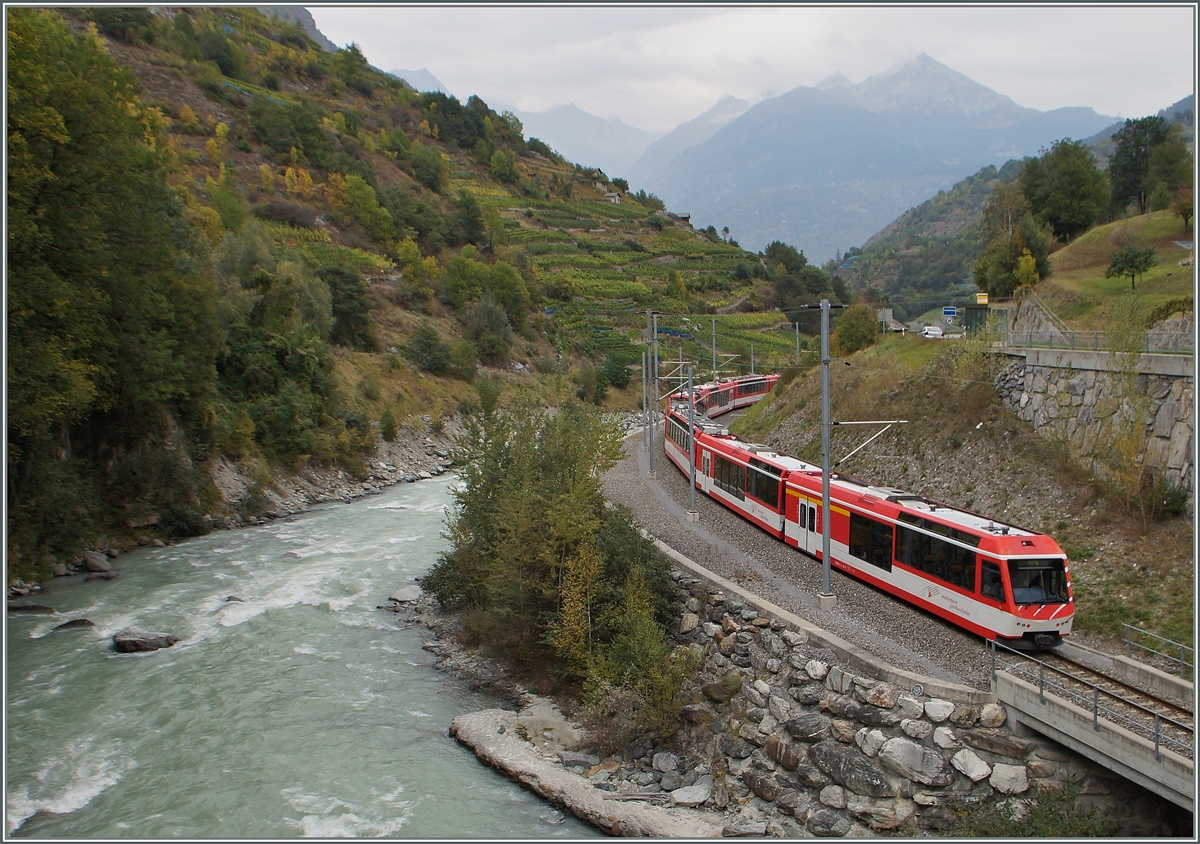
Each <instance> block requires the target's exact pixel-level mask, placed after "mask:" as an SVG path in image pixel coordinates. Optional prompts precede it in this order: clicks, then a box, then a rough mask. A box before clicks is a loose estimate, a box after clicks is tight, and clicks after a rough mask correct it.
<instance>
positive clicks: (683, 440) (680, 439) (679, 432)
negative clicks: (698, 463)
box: [667, 419, 691, 452]
mask: <svg viewBox="0 0 1200 844" xmlns="http://www.w3.org/2000/svg"><path fill="white" fill-rule="evenodd" d="M667 436H668V437H670V438H671V440H672V442H674V443H675V445H677V446H679V447H680V448H681V449H682V450H683V451H685V452H690V451H691V437H689V436H688V429H687V428H686V427H684V426H683V425H682V424H680V423H679V422H677V421H676V420H674V419H670V420H668V423H667Z"/></svg>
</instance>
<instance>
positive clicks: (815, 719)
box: [783, 712, 830, 744]
mask: <svg viewBox="0 0 1200 844" xmlns="http://www.w3.org/2000/svg"><path fill="white" fill-rule="evenodd" d="M829 723H830V721H829V718H828V717H826V716H825V715H822V714H821V713H819V712H809V713H806V714H803V715H798V716H796V717H795V718H790V719H788V720H787V721H786V722H784V725H783V727H784V729H785V730H787V731H788V733H790V734H791V735H792V737H793V738H797V739H799V740H800V741H805V742H809V743H810V744H813V743H816V742H818V741H822V740H823V739H826V738H828V737H829Z"/></svg>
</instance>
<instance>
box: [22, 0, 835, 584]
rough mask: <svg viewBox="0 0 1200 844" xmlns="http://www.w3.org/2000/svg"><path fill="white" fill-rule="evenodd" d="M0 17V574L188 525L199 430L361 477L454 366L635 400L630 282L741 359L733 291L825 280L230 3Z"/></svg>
mask: <svg viewBox="0 0 1200 844" xmlns="http://www.w3.org/2000/svg"><path fill="white" fill-rule="evenodd" d="M6 14H7V18H6V24H7V27H8V31H9V41H8V54H7V57H6V58H7V60H8V66H9V74H8V97H9V111H8V145H9V146H8V151H9V168H10V169H9V194H8V209H9V223H10V229H9V253H8V261H9V264H8V267H9V278H8V282H9V286H8V332H9V346H8V347H9V366H8V379H9V404H8V408H9V415H8V438H9V449H8V455H7V459H8V464H7V465H8V488H7V491H8V503H9V507H8V512H7V519H8V528H9V533H8V549H7V550H8V559H9V570H10V577H12V576H14V575H22V576H36V575H37V574H38V573H39V572H45V571H46V570H47V569H48V568H49V567H50V566H51V565H52V564H53V563H55V562H63V561H67V560H69V559H71V558H73V557H75V556H77V555H78V554H79V553H80V552H81V550H83V549H84V548H86V547H89V546H90V545H91V544H93V543H94V542H95V541H96V539H97V538H98V537H99V536H101V535H107V536H108V537H109V538H110V540H112V541H113V542H117V541H119V540H120V539H121V538H122V537H128V536H130V535H132V534H135V533H136V534H138V535H143V536H159V537H163V538H167V537H171V536H182V535H191V534H196V533H200V532H203V531H204V530H206V524H207V522H206V519H205V516H206V515H208V514H210V513H213V512H215V511H216V510H217V509H219V508H220V507H221V506H222V502H221V501H220V500H219V494H218V493H217V491H216V490H215V488H214V487H213V486H212V484H211V482H210V480H209V478H208V474H207V471H206V467H207V463H208V461H210V460H211V459H212V458H213V457H214V456H216V455H223V456H226V457H229V458H231V459H234V460H238V461H241V462H242V463H243V464H245V465H247V466H249V467H252V468H253V471H254V472H256V473H258V475H259V476H260V477H263V478H268V477H269V475H270V472H271V467H272V466H285V467H291V468H297V467H300V466H304V465H307V464H309V463H317V464H324V465H332V464H337V465H341V466H343V467H345V468H347V469H349V470H350V471H351V472H358V471H362V469H363V468H364V464H363V463H362V456H363V455H364V454H366V453H367V452H368V451H369V450H370V448H372V447H373V445H374V443H375V442H376V441H377V439H378V438H379V437H380V436H381V434H382V435H385V436H386V435H387V434H388V433H389V432H390V430H392V429H394V426H395V423H396V422H397V421H398V420H400V421H402V420H403V419H405V418H406V417H410V416H415V415H417V414H424V415H426V416H432V417H434V418H435V419H436V418H437V417H439V416H441V415H442V414H449V413H453V412H454V411H455V408H456V405H457V403H458V402H459V401H460V400H461V399H463V398H464V397H467V396H468V395H469V394H470V393H471V392H472V389H471V387H470V384H471V382H472V381H473V380H474V379H475V378H476V377H477V374H478V373H479V372H480V370H481V369H482V370H484V371H486V372H488V373H489V375H490V376H493V377H497V378H500V379H503V380H504V381H506V382H507V383H509V384H510V385H512V387H513V389H514V391H515V392H522V391H523V392H527V393H532V394H535V395H538V396H541V397H543V398H544V400H545V401H546V402H549V403H556V402H559V401H563V400H566V399H568V398H571V399H573V398H579V399H583V400H585V401H589V402H594V403H596V404H603V405H605V406H613V407H632V406H634V405H635V404H636V402H637V400H638V399H637V391H636V376H635V377H634V382H635V386H634V387H630V386H628V383H629V380H630V374H631V372H630V369H629V364H631V363H632V364H635V365H636V364H637V362H638V361H640V354H641V349H642V348H643V346H642V344H643V343H644V335H643V331H644V326H645V311H646V310H647V309H649V308H654V309H656V310H658V311H660V312H662V313H663V317H662V320H663V322H664V324H665V325H666V326H667V327H671V326H674V329H673V330H675V329H678V333H679V334H685V333H690V332H686V331H683V330H682V329H683V328H684V327H685V326H687V325H688V323H687V322H685V320H691V321H697V320H696V318H697V317H700V316H701V315H708V314H712V315H713V318H715V319H716V320H717V324H716V328H717V333H718V344H717V345H718V346H719V348H720V350H721V351H723V352H725V351H728V350H732V353H733V354H740V355H742V356H743V357H742V361H739V363H745V364H746V365H748V361H747V360H746V359H747V358H749V356H750V352H751V344H754V343H755V342H756V340H757V338H758V336H759V332H760V330H761V329H763V328H765V327H769V326H773V325H775V324H777V323H780V322H781V315H779V314H774V315H772V314H763V315H761V316H762V318H761V319H760V318H758V317H755V316H754V315H753V314H747V313H744V311H747V310H754V309H756V308H761V309H770V308H773V307H776V306H783V307H785V308H794V307H795V306H796V305H798V304H802V303H805V302H812V301H817V300H818V299H819V298H821V297H822V296H828V297H830V298H835V299H836V298H838V294H839V293H840V294H841V298H843V299H844V298H847V296H846V294H845V290H844V287H842V286H841V285H840V283H839V282H837V280H836V279H833V278H831V277H830V276H829V275H828V274H827V273H825V272H824V271H822V270H819V269H817V268H815V267H811V266H809V265H808V264H807V261H805V260H804V259H803V256H802V255H801V254H800V253H798V252H797V251H796V250H794V249H792V248H791V247H788V246H787V245H786V244H773V245H772V249H769V250H767V254H764V255H753V254H750V253H747V252H745V251H744V250H742V249H741V248H739V247H738V246H737V244H736V243H734V242H732V241H729V240H728V239H727V238H724V237H722V236H721V235H720V234H719V233H717V232H716V231H715V230H714V229H711V228H710V229H709V230H707V231H695V230H693V229H692V228H691V227H690V225H688V223H687V221H686V220H681V219H680V218H679V217H676V216H674V215H671V214H669V213H667V212H666V210H665V209H664V208H663V206H662V203H661V202H660V201H658V200H657V199H656V198H655V197H654V196H653V195H648V194H646V193H644V192H637V193H631V192H629V191H628V186H627V185H626V184H625V183H624V182H623V181H622V180H620V179H610V178H609V177H608V176H606V175H605V174H604V173H602V172H599V171H595V170H591V169H587V168H584V167H581V166H578V165H574V164H572V163H570V162H567V161H564V160H562V159H561V158H560V157H558V156H556V155H555V154H554V153H553V152H552V151H551V150H550V149H549V148H548V147H546V146H545V145H544V144H542V143H540V142H539V141H537V140H536V139H533V138H527V137H526V136H525V134H524V129H523V127H522V126H521V125H520V122H519V121H518V120H517V119H516V118H515V117H514V116H513V115H511V114H507V113H504V114H498V113H496V112H495V111H494V110H492V109H491V108H489V107H488V106H487V104H486V103H484V102H483V101H482V100H480V99H479V98H477V97H471V98H469V99H468V100H467V101H466V102H465V103H461V102H459V101H458V100H457V99H455V98H454V97H449V96H446V95H444V94H440V93H426V94H418V93H417V92H416V91H414V90H412V89H411V88H409V87H408V86H407V85H405V84H404V83H403V82H402V81H401V80H399V79H396V78H394V77H391V76H388V75H387V74H383V73H381V72H379V71H377V70H375V69H374V68H372V67H371V66H370V65H369V64H368V63H367V61H366V59H365V58H364V57H363V55H362V54H361V52H359V51H358V49H357V48H356V47H354V46H353V45H351V46H350V47H348V48H346V49H343V50H338V51H336V52H329V51H327V50H324V49H322V48H321V47H320V46H319V45H317V44H316V43H314V42H313V41H312V40H311V39H310V38H309V37H308V36H307V35H306V34H305V33H304V32H303V31H302V30H301V29H299V28H298V27H296V26H295V25H294V24H291V23H288V22H286V21H282V20H275V19H268V18H266V17H264V16H263V15H261V14H260V13H258V12H256V11H254V10H251V9H232V8H188V9H174V8H172V9H165V8H158V9H155V10H150V9H145V8H138V9H128V8H125V9H123V8H113V7H106V8H96V9H63V10H41V11H38V10H33V9H20V8H14V9H10V10H8V11H7V13H6ZM835 290H836V292H835ZM724 311H737V312H736V313H729V314H728V315H725V314H723V313H722V312H724ZM782 319H787V315H786V314H784V315H782ZM703 320H704V321H703V323H702V324H704V325H705V327H710V326H708V325H707V322H708V317H707V316H704V317H703ZM810 330H815V324H814V325H813V326H812V327H811V329H810ZM699 334H700V332H694V333H693V337H692V339H689V340H685V341H684V342H687V343H688V344H690V345H689V347H688V352H689V354H690V355H693V356H697V355H700V354H703V356H704V358H707V357H708V355H709V353H710V352H711V349H710V348H709V346H708V345H705V344H704V343H702V342H701V338H699V337H698V335H699ZM702 339H703V340H705V341H707V340H709V339H710V338H709V337H708V336H705V337H703V338H702ZM792 346H793V341H792V337H791V335H790V333H789V334H786V335H785V334H783V333H780V335H779V336H778V337H775V338H774V339H772V340H771V341H766V340H764V341H763V342H762V343H759V344H758V349H757V352H758V360H759V363H760V365H767V363H768V362H767V361H766V360H764V357H765V354H766V351H767V350H768V349H774V352H773V353H774V354H775V355H777V356H779V357H782V356H784V355H790V352H791V349H792ZM510 392H511V391H510ZM243 515H249V514H243Z"/></svg>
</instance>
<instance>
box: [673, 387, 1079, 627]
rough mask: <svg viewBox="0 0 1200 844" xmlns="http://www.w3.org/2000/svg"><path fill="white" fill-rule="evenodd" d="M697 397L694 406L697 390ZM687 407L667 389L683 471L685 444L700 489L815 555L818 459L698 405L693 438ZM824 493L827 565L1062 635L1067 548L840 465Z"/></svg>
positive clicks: (941, 606)
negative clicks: (745, 435)
mask: <svg viewBox="0 0 1200 844" xmlns="http://www.w3.org/2000/svg"><path fill="white" fill-rule="evenodd" d="M766 377H770V376H766ZM771 383H772V385H773V383H774V382H773V381H772V382H771ZM709 395H710V396H711V393H710V394H709ZM696 396H697V410H699V409H700V407H701V403H702V402H703V401H704V399H705V396H704V394H703V393H701V392H700V391H699V390H697V391H696ZM758 398H761V395H759V396H758ZM721 406H722V407H723V405H721ZM708 415H711V410H709V411H708ZM688 416H689V414H688V401H687V400H686V398H685V397H682V396H677V397H675V398H673V400H672V401H671V404H670V409H669V411H668V413H667V417H666V431H665V434H666V436H665V438H664V444H665V445H664V448H665V451H666V455H667V457H668V458H670V460H671V462H672V463H674V464H675V465H676V466H677V467H678V468H679V470H680V471H682V472H683V473H684V474H690V473H691V467H690V466H689V462H688V461H689V454H690V455H691V460H692V461H694V463H695V466H696V487H697V488H698V489H700V490H701V491H703V492H704V493H705V494H707V495H708V496H709V497H711V498H713V499H715V500H716V501H719V502H720V503H722V504H724V505H725V506H726V507H728V508H729V509H731V510H733V511H734V512H735V513H737V514H739V515H740V516H742V517H743V518H745V519H747V520H748V521H750V522H752V523H753V524H755V525H757V526H758V527H760V528H762V529H763V530H765V531H767V532H768V533H770V534H771V535H772V536H775V537H777V538H779V539H782V540H783V541H784V542H786V543H787V544H788V545H791V546H793V547H795V548H797V549H799V550H800V551H803V552H804V553H806V554H808V555H809V556H812V557H814V558H815V559H817V560H820V559H821V547H822V542H821V529H822V526H823V522H822V515H821V467H820V466H815V465H813V464H811V463H807V462H805V461H803V460H798V459H796V458H794V457H789V456H787V455H785V454H779V453H778V452H776V451H775V450H773V449H771V448H769V447H767V446H764V445H757V444H755V443H749V442H745V441H743V440H740V439H738V438H737V437H735V436H733V435H731V434H730V433H729V431H728V429H727V428H724V427H723V426H721V425H720V424H719V423H715V422H713V421H711V420H710V419H709V418H706V416H702V415H701V414H700V413H699V412H697V413H696V414H695V431H696V442H695V444H694V445H692V444H690V443H689V436H688V430H689V425H688ZM829 494H830V510H831V515H832V526H831V530H830V536H829V548H830V557H831V561H830V565H831V566H833V567H835V568H837V569H840V570H841V571H844V572H847V573H849V574H852V575H854V576H855V577H858V578H861V579H862V580H865V581H866V582H868V583H870V584H872V585H873V586H877V587H879V588H880V589H883V590H884V591H886V592H890V593H891V594H893V595H895V596H896V597H898V598H900V599H901V600H904V601H907V602H909V603H911V604H914V605H916V606H918V607H920V608H922V609H924V610H928V611H929V612H932V613H934V614H935V615H937V616H939V617H941V618H943V619H945V620H947V621H949V622H952V623H954V624H957V625H958V626H960V627H963V628H965V629H967V630H969V631H971V632H972V633H976V634H978V635H980V636H983V637H984V638H986V639H995V640H998V641H1001V642H1003V643H1004V644H1008V645H1010V646H1014V647H1026V648H1030V647H1032V648H1051V647H1054V646H1056V645H1058V644H1060V643H1061V641H1062V637H1064V636H1068V635H1070V633H1071V622H1072V619H1073V618H1074V612H1075V605H1074V601H1073V599H1072V596H1071V582H1070V575H1069V570H1068V566H1067V558H1066V554H1064V553H1063V551H1062V549H1061V548H1059V547H1058V544H1057V543H1056V542H1055V541H1054V540H1053V539H1052V538H1050V537H1049V536H1045V535H1043V534H1038V533H1034V532H1033V531H1029V530H1024V529H1022V528H1019V527H1014V526H1012V525H1006V524H1001V523H999V522H996V521H993V520H992V519H989V518H987V517H986V516H980V515H978V514H976V513H971V512H969V511H967V510H959V509H956V508H953V507H949V506H947V505H945V504H940V503H938V502H935V501H930V500H929V499H927V498H924V497H922V496H920V495H915V494H913V493H909V492H904V491H903V490H898V489H890V488H887V487H880V486H875V485H872V484H870V483H867V482H866V481H862V480H859V479H858V478H854V477H851V476H849V475H844V474H839V473H833V474H832V475H831V478H830V484H829Z"/></svg>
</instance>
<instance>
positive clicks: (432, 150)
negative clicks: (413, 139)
mask: <svg viewBox="0 0 1200 844" xmlns="http://www.w3.org/2000/svg"><path fill="white" fill-rule="evenodd" d="M408 160H409V163H410V165H411V166H412V170H413V176H415V177H416V180H417V181H418V182H420V183H421V184H422V185H424V186H425V187H427V188H429V189H430V190H431V191H433V192H434V193H441V192H442V190H443V189H444V188H445V186H446V179H447V178H448V177H449V168H448V167H447V166H446V159H445V157H444V156H443V155H442V152H441V150H439V149H438V148H437V147H434V146H425V145H424V144H416V145H414V147H413V149H412V151H411V152H410V153H409V156H408Z"/></svg>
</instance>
